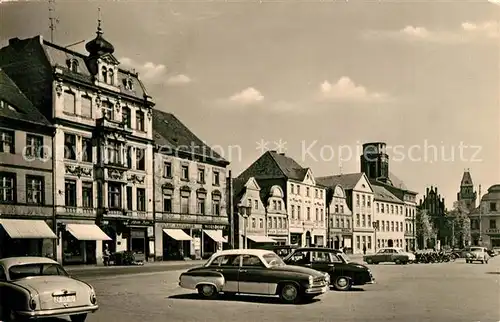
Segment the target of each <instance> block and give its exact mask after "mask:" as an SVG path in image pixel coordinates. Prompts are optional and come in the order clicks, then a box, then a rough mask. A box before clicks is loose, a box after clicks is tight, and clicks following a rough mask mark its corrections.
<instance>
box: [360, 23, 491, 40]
mask: <svg viewBox="0 0 500 322" xmlns="http://www.w3.org/2000/svg"><path fill="white" fill-rule="evenodd" d="M498 28H499V25H498V22H495V21H486V22H481V23H474V22H464V23H462V24H461V25H460V26H459V27H457V28H455V30H448V31H444V30H441V31H439V30H429V29H427V28H425V27H421V26H411V25H409V26H406V27H404V28H402V29H400V30H371V31H366V32H365V33H364V36H365V38H368V39H393V40H400V41H411V42H417V41H420V42H431V43H442V44H462V43H468V42H473V41H478V40H487V39H492V38H498V36H499V32H498Z"/></svg>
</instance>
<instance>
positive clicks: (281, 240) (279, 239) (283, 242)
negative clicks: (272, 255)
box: [268, 235, 288, 245]
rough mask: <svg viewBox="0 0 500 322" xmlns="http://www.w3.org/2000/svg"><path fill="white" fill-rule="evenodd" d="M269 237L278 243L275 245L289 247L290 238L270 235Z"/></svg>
mask: <svg viewBox="0 0 500 322" xmlns="http://www.w3.org/2000/svg"><path fill="white" fill-rule="evenodd" d="M268 237H269V238H271V239H272V240H274V241H275V242H276V244H275V245H288V236H279V235H269V236H268Z"/></svg>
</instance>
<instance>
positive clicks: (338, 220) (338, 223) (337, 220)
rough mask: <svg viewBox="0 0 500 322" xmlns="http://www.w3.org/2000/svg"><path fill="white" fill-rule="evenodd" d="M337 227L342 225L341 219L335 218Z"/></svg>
mask: <svg viewBox="0 0 500 322" xmlns="http://www.w3.org/2000/svg"><path fill="white" fill-rule="evenodd" d="M335 227H340V219H339V218H335Z"/></svg>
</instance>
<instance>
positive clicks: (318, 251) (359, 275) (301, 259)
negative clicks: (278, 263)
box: [284, 247, 375, 291]
mask: <svg viewBox="0 0 500 322" xmlns="http://www.w3.org/2000/svg"><path fill="white" fill-rule="evenodd" d="M284 262H285V263H286V264H289V265H298V266H305V267H310V268H312V269H315V270H318V271H321V272H325V273H328V275H329V276H330V283H331V285H332V286H333V287H334V288H335V289H337V290H339V291H348V290H350V289H351V288H352V287H353V286H358V285H365V284H373V283H375V279H374V278H373V275H372V273H371V271H370V269H369V268H368V267H366V266H365V265H362V264H358V263H354V262H351V260H350V259H349V257H347V255H345V254H344V253H343V252H342V251H340V250H335V249H331V248H315V247H308V248H298V249H295V250H294V251H293V252H292V253H291V254H290V255H289V256H288V257H286V258H285V259H284Z"/></svg>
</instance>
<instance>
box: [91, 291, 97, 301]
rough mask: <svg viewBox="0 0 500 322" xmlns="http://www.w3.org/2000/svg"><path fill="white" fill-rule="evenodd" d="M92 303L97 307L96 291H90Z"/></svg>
mask: <svg viewBox="0 0 500 322" xmlns="http://www.w3.org/2000/svg"><path fill="white" fill-rule="evenodd" d="M90 303H91V304H92V305H95V304H96V303H97V296H96V295H95V291H94V289H91V290H90Z"/></svg>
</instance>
